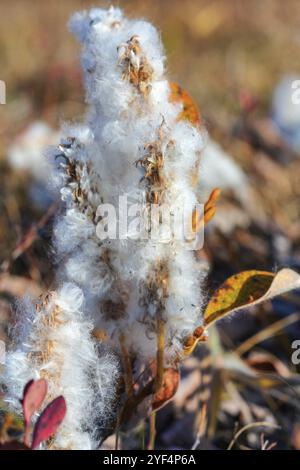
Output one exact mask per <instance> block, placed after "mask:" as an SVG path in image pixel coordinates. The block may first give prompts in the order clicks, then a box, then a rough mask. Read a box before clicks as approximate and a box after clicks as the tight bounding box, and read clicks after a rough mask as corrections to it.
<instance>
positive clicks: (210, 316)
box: [204, 269, 300, 327]
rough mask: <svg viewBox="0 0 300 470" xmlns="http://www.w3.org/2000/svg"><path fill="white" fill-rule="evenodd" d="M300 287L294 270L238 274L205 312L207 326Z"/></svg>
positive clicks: (254, 271) (213, 298)
mask: <svg viewBox="0 0 300 470" xmlns="http://www.w3.org/2000/svg"><path fill="white" fill-rule="evenodd" d="M299 287H300V276H299V274H297V273H296V272H295V271H293V270H291V269H282V270H281V271H279V272H278V273H277V274H275V273H270V272H268V271H256V270H251V271H243V272H241V273H239V274H235V275H234V276H232V277H230V278H229V279H227V280H226V281H225V282H224V283H223V284H222V285H221V287H219V289H217V291H216V292H215V293H214V294H213V296H212V298H211V299H210V301H209V303H208V305H207V308H206V310H205V313H204V326H206V327H207V326H209V325H211V324H212V323H214V322H215V321H217V320H219V319H221V318H223V317H224V316H226V315H229V314H230V313H232V312H236V311H238V310H241V309H243V308H245V307H249V306H252V305H256V304H259V303H261V302H263V301H265V300H269V299H271V298H273V297H275V296H277V295H281V294H284V293H285V292H288V291H290V290H292V289H296V288H299Z"/></svg>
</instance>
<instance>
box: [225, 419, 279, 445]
mask: <svg viewBox="0 0 300 470" xmlns="http://www.w3.org/2000/svg"><path fill="white" fill-rule="evenodd" d="M261 426H265V427H269V428H274V429H281V428H280V426H278V425H277V424H272V423H268V421H257V422H256V423H249V424H246V426H244V427H242V428H241V429H240V430H239V431H238V432H237V433H236V434H235V436H234V437H233V439H232V441H231V442H230V444H229V446H228V448H227V450H231V449H232V447H233V446H234V444H235V442H236V441H237V440H238V438H239V437H240V435H241V434H242V433H243V432H244V431H247V430H248V429H251V428H259V427H261Z"/></svg>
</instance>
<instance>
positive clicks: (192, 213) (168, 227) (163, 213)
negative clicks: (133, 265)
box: [96, 194, 204, 250]
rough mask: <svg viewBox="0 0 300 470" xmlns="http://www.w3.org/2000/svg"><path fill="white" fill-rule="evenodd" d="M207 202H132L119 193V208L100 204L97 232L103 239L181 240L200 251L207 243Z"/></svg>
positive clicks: (186, 245)
mask: <svg viewBox="0 0 300 470" xmlns="http://www.w3.org/2000/svg"><path fill="white" fill-rule="evenodd" d="M203 214H204V205H203V204H188V203H184V202H183V201H180V202H179V203H178V204H172V206H169V205H168V204H148V203H144V204H141V203H130V202H129V198H128V196H127V195H126V194H125V195H123V196H119V200H118V207H117V208H116V207H115V206H114V205H113V204H100V205H99V206H98V209H97V212H96V218H97V226H96V234H97V237H98V238H99V239H100V240H107V239H110V240H116V239H119V240H129V239H130V240H135V241H145V240H151V241H153V242H155V243H171V242H173V241H180V242H181V243H182V244H183V245H184V246H185V248H186V249H187V250H200V249H201V248H202V247H203V243H204V217H203Z"/></svg>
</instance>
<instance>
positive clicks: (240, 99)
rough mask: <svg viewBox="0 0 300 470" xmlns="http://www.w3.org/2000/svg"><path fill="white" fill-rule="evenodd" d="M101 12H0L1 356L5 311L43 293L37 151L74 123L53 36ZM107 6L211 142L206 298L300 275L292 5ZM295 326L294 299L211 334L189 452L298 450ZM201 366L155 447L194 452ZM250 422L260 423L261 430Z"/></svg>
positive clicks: (74, 94)
mask: <svg viewBox="0 0 300 470" xmlns="http://www.w3.org/2000/svg"><path fill="white" fill-rule="evenodd" d="M109 5H110V3H108V2H101V1H99V2H97V1H93V2H90V1H83V0H81V1H79V0H64V1H58V0H48V1H47V2H41V1H34V0H22V1H18V2H17V1H11V2H7V1H5V0H1V1H0V8H1V28H0V80H3V81H4V82H5V83H6V104H5V105H0V339H2V340H4V341H5V342H7V343H9V325H11V324H13V322H14V313H13V311H14V308H13V307H14V303H15V298H16V297H17V298H18V297H19V298H21V297H23V296H24V295H25V294H26V293H28V292H30V293H33V294H34V295H39V294H40V293H41V292H43V291H44V290H45V289H47V288H48V287H49V286H50V285H51V282H52V280H53V263H54V256H53V251H52V248H51V226H52V221H53V220H52V219H53V214H54V213H55V210H56V208H57V206H56V203H57V201H55V200H53V195H52V194H51V193H50V192H49V191H48V190H47V164H46V163H45V159H44V157H43V149H44V148H45V147H47V146H48V145H51V144H55V143H57V142H58V140H59V129H60V126H61V125H62V124H63V123H64V122H66V121H70V120H71V121H74V120H77V119H80V118H81V117H82V115H83V113H84V110H85V104H84V93H83V85H82V77H81V72H80V64H79V46H78V44H77V42H76V41H75V39H74V38H73V36H72V35H71V34H70V33H69V32H68V30H67V27H66V24H67V22H68V19H69V17H70V15H71V14H72V13H73V12H74V11H76V10H80V9H85V8H89V7H91V6H101V7H107V6H109ZM114 5H115V6H120V7H121V8H123V9H124V10H125V12H126V14H127V15H128V16H132V17H143V18H145V19H147V20H149V21H151V22H153V23H154V24H155V25H156V26H157V28H158V29H159V30H160V31H161V35H162V40H163V43H164V45H165V49H166V55H167V63H168V74H169V77H170V78H171V80H173V81H175V82H177V83H179V84H180V85H181V86H182V87H183V88H184V89H185V90H187V91H188V92H189V93H190V95H191V96H192V97H193V99H194V101H195V102H196V103H197V105H198V107H199V110H200V113H201V119H202V122H203V123H204V124H205V126H206V128H207V130H208V133H209V136H210V137H209V141H208V145H207V148H206V150H205V151H204V153H203V159H202V168H201V171H202V172H203V187H201V192H202V194H203V198H205V197H206V196H207V195H208V194H209V192H210V191H211V190H212V189H213V188H214V187H220V188H221V189H222V194H221V197H220V200H219V203H218V209H217V214H216V216H215V218H214V220H213V221H212V222H211V223H210V225H209V227H208V229H207V232H206V239H205V246H204V250H202V251H201V253H199V256H201V257H202V258H205V259H206V260H207V261H208V262H209V264H210V274H209V279H208V282H207V287H208V290H209V291H210V292H212V291H214V290H215V289H216V287H217V286H218V285H219V284H220V283H221V282H222V281H224V280H225V279H226V278H227V277H228V276H230V275H232V274H233V273H235V272H239V271H242V270H245V269H265V270H271V271H273V270H278V269H279V268H281V267H285V266H288V267H291V268H293V269H295V270H296V271H298V272H299V271H300V217H299V216H300V204H299V202H300V172H299V170H300V104H298V105H297V104H293V103H292V101H291V95H292V88H291V83H292V82H293V80H296V79H300V61H299V56H300V29H299V24H300V4H299V1H297V0H286V1H285V2H282V1H281V0H264V2H261V1H260V0H252V1H251V2H248V1H241V0H220V1H217V0H151V1H150V0H149V1H144V0H133V1H129V0H128V1H125V0H124V1H119V2H115V3H114ZM298 313H299V314H300V296H299V293H297V292H293V293H291V294H288V295H285V296H284V297H280V298H279V299H276V300H274V301H272V302H268V303H266V304H264V305H263V306H259V307H256V308H253V309H251V311H249V312H247V313H245V314H243V315H242V316H240V315H239V316H238V317H236V318H234V319H232V320H231V321H230V322H223V323H222V324H221V326H220V327H218V329H215V330H214V331H213V333H212V334H211V337H210V341H209V345H208V351H209V354H210V357H211V362H210V365H209V370H210V374H211V375H212V383H211V384H210V391H209V413H208V424H207V428H206V431H205V437H204V438H203V439H202V440H201V443H200V448H201V447H202V448H214V449H224V448H227V447H228V446H229V445H230V443H232V444H231V445H232V446H233V447H234V448H240V449H249V448H250V449H252V448H254V449H263V448H265V449H266V448H275V449H276V448H277V449H290V448H295V449H300V400H299V393H300V376H299V371H300V368H299V365H297V364H293V362H292V360H291V357H292V353H293V349H292V342H293V341H294V340H296V339H299V340H300V322H299V320H298V318H299V317H298ZM278 322H281V323H278ZM261 332H262V335H261V334H260V335H257V333H261ZM246 341H247V343H245V342H246ZM206 353H207V351H206V352H205V351H204V350H203V348H199V350H198V351H197V352H196V353H195V354H194V356H193V357H192V358H189V359H188V360H187V361H186V364H185V366H184V369H183V372H182V381H181V385H180V388H179V391H178V393H177V395H176V398H175V400H174V402H173V403H171V404H169V405H168V406H166V407H165V408H164V409H163V410H161V411H160V412H159V413H158V419H157V438H156V445H157V447H160V448H161V447H164V448H172V449H175V448H183V449H189V448H191V447H192V446H193V444H194V442H195V439H196V435H197V430H199V409H200V408H201V400H202V398H203V397H202V395H201V390H202V388H201V387H202V386H203V380H202V379H201V377H202V378H203V360H202V357H203V355H204V354H206ZM201 380H202V382H201ZM201 384H202V385H201ZM261 422H263V423H267V424H266V425H262V426H261V428H260V427H259V426H258V425H257V423H261ZM255 423H256V424H255ZM245 426H246V428H245V431H243V432H242V433H241V435H240V436H239V437H238V438H236V440H235V441H234V442H233V439H234V436H236V433H237V430H239V429H243V427H245ZM145 435H146V437H147V426H146V425H145V426H141V427H140V428H138V429H137V430H135V431H133V432H132V433H129V434H128V435H126V436H123V445H124V446H125V447H127V448H128V447H138V448H140V447H141V445H142V444H141V442H142V441H143V439H144V437H145ZM108 445H109V444H108Z"/></svg>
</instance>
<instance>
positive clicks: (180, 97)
mask: <svg viewBox="0 0 300 470" xmlns="http://www.w3.org/2000/svg"><path fill="white" fill-rule="evenodd" d="M169 85H170V88H171V94H170V101H171V102H172V103H182V105H183V109H182V111H181V113H180V114H179V116H178V120H179V121H181V120H187V121H190V122H191V123H192V124H194V125H199V124H201V115H200V112H199V110H198V107H197V105H196V104H195V102H194V101H193V99H192V98H191V97H190V95H189V94H188V93H187V92H186V91H185V90H183V89H182V88H181V87H180V86H179V85H178V84H177V83H174V82H169Z"/></svg>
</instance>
